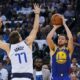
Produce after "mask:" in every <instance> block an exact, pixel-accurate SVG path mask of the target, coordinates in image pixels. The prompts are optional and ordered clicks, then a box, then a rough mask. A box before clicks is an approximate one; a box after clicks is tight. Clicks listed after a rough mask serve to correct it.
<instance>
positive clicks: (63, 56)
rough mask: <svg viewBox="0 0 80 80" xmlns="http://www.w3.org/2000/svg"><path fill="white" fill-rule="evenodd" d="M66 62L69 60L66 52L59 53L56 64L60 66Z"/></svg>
mask: <svg viewBox="0 0 80 80" xmlns="http://www.w3.org/2000/svg"><path fill="white" fill-rule="evenodd" d="M66 60H67V55H66V53H65V52H63V51H59V52H58V53H57V54H56V62H57V63H58V64H64V63H66Z"/></svg>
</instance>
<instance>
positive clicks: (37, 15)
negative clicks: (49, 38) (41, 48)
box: [26, 4, 40, 47]
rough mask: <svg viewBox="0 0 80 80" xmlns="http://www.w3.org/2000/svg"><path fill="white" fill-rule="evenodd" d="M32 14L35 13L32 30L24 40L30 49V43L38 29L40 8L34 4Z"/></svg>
mask: <svg viewBox="0 0 80 80" xmlns="http://www.w3.org/2000/svg"><path fill="white" fill-rule="evenodd" d="M34 13H35V19H34V25H33V29H32V31H31V32H30V34H29V36H28V37H27V38H26V42H27V44H29V46H31V47H32V43H33V41H34V40H35V38H36V34H37V32H38V28H39V14H40V7H39V5H37V4H34Z"/></svg>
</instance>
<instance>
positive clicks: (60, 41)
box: [58, 35, 67, 46]
mask: <svg viewBox="0 0 80 80" xmlns="http://www.w3.org/2000/svg"><path fill="white" fill-rule="evenodd" d="M66 42H67V40H66V37H65V36H63V35H60V36H59V37H58V46H64V45H65V44H66Z"/></svg>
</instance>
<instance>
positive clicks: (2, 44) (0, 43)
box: [0, 18, 9, 53]
mask: <svg viewBox="0 0 80 80" xmlns="http://www.w3.org/2000/svg"><path fill="white" fill-rule="evenodd" d="M1 27H2V19H1V18H0V29H1ZM0 48H1V49H3V50H5V51H6V52H7V53H8V51H9V44H8V43H5V42H3V41H1V40H0Z"/></svg>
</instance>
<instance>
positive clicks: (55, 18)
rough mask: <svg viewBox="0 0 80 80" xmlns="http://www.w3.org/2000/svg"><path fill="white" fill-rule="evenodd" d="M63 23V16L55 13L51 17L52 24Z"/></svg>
mask: <svg viewBox="0 0 80 80" xmlns="http://www.w3.org/2000/svg"><path fill="white" fill-rule="evenodd" d="M62 24H63V20H62V18H61V16H59V15H57V14H54V15H52V17H51V25H62Z"/></svg>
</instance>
